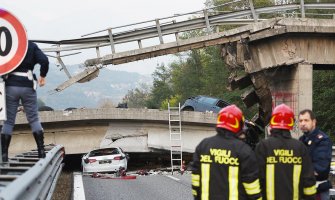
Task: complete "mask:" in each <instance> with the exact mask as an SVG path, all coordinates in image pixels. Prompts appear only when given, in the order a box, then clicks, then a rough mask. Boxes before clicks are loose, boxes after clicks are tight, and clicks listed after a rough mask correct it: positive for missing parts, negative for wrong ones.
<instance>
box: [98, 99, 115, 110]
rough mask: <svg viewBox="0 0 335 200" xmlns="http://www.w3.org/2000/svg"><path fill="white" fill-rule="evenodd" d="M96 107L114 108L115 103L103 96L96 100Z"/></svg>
mask: <svg viewBox="0 0 335 200" xmlns="http://www.w3.org/2000/svg"><path fill="white" fill-rule="evenodd" d="M98 108H115V105H114V103H113V101H112V100H111V99H108V98H104V99H100V100H99V101H98Z"/></svg>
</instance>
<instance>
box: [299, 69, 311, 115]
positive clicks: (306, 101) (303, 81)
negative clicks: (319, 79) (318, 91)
mask: <svg viewBox="0 0 335 200" xmlns="http://www.w3.org/2000/svg"><path fill="white" fill-rule="evenodd" d="M296 82H297V85H298V91H299V93H298V110H297V114H299V112H300V111H301V110H303V109H306V108H308V109H312V106H313V65H311V64H298V65H297V73H296Z"/></svg>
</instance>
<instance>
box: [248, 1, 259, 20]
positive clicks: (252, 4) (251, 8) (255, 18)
mask: <svg viewBox="0 0 335 200" xmlns="http://www.w3.org/2000/svg"><path fill="white" fill-rule="evenodd" d="M249 7H250V10H251V14H252V18H253V19H254V21H255V22H257V21H258V16H257V15H256V11H255V7H254V2H253V1H252V0H249Z"/></svg>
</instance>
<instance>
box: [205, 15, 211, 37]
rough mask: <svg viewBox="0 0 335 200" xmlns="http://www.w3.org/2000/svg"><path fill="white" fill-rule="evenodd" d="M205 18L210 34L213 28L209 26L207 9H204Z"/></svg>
mask: <svg viewBox="0 0 335 200" xmlns="http://www.w3.org/2000/svg"><path fill="white" fill-rule="evenodd" d="M204 17H205V22H206V28H207V34H209V33H210V32H211V26H210V24H209V19H208V12H207V9H204Z"/></svg>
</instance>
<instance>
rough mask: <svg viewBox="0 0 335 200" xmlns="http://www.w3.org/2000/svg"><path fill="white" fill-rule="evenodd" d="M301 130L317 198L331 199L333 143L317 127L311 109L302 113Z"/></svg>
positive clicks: (301, 139)
mask: <svg viewBox="0 0 335 200" xmlns="http://www.w3.org/2000/svg"><path fill="white" fill-rule="evenodd" d="M299 128H300V130H302V131H303V132H304V135H303V136H301V137H300V138H299V139H300V141H302V142H303V143H304V144H305V145H306V146H307V148H308V150H309V155H310V156H311V158H312V163H313V167H314V174H315V177H316V181H317V186H318V187H317V198H318V199H321V200H325V199H329V198H330V197H329V188H331V187H332V185H331V183H330V181H328V175H329V172H330V163H331V159H332V141H331V140H330V138H329V136H328V135H327V134H325V133H324V132H322V131H321V130H320V129H318V128H317V127H316V118H315V115H314V113H313V112H312V111H311V110H309V109H305V110H302V111H300V113H299Z"/></svg>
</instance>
